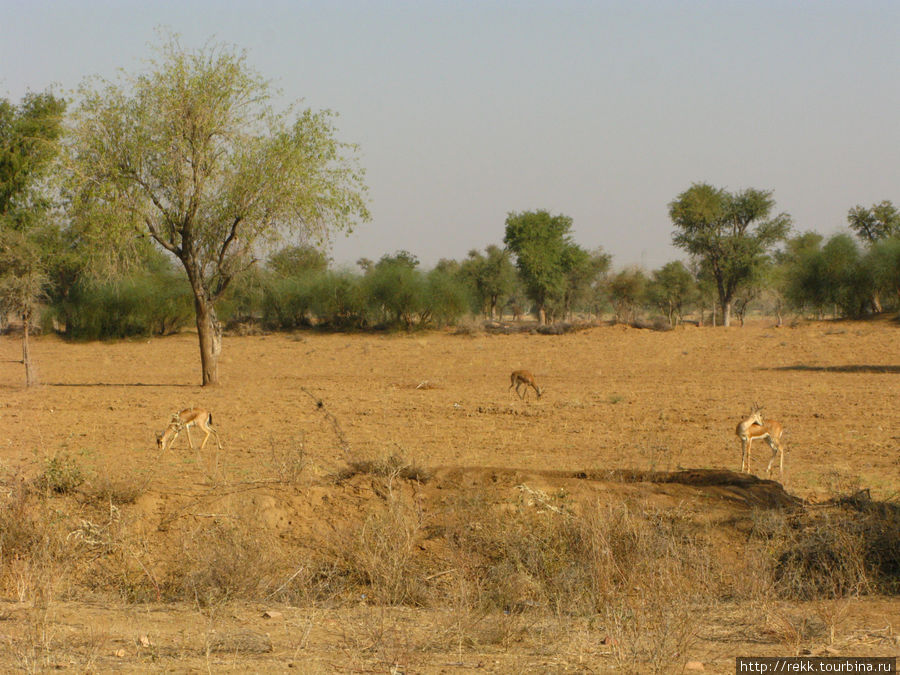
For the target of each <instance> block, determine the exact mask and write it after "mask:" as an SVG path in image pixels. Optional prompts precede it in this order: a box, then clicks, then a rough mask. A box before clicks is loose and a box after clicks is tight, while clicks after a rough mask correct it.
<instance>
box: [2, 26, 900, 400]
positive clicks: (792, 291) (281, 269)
mask: <svg viewBox="0 0 900 675" xmlns="http://www.w3.org/2000/svg"><path fill="white" fill-rule="evenodd" d="M269 96H270V91H269V88H268V84H267V83H266V81H265V80H264V79H263V78H261V77H260V76H259V75H257V74H256V73H255V72H253V71H252V70H251V69H250V68H249V67H248V66H247V64H246V62H245V57H244V55H243V54H242V53H240V52H236V51H235V50H234V49H233V48H228V47H222V46H208V47H205V48H203V49H201V50H198V51H190V50H185V49H183V48H182V47H181V46H180V44H179V43H178V41H177V38H174V37H170V38H168V39H166V40H164V41H163V43H162V45H161V46H160V47H159V48H158V59H157V60H156V61H154V62H152V63H151V66H150V68H149V70H148V71H147V72H144V73H140V74H137V75H130V76H124V80H123V81H119V82H97V81H89V82H88V83H87V84H85V85H84V86H83V87H82V89H81V90H80V92H79V95H78V104H77V106H75V107H74V108H73V109H72V110H69V102H67V101H65V100H63V99H62V98H59V97H57V96H55V95H54V94H53V93H51V92H44V93H37V94H35V93H29V94H28V95H26V96H25V97H24V98H23V100H22V101H21V102H19V103H14V102H11V101H7V100H5V99H0V320H2V319H3V318H5V317H6V316H7V315H15V316H17V317H18V319H19V321H20V323H21V325H22V326H23V328H24V330H23V337H22V351H23V362H24V363H25V369H26V381H27V382H28V383H32V382H33V380H34V377H33V371H32V368H31V363H30V351H29V341H28V338H29V334H30V332H31V331H32V329H33V327H34V326H36V325H37V324H38V323H40V324H42V325H43V326H44V328H45V329H52V330H56V331H58V332H60V333H61V334H63V335H65V336H67V337H70V338H73V339H97V338H120V337H129V336H147V335H165V334H167V333H172V332H175V331H178V330H181V329H182V328H185V327H186V326H188V325H191V324H193V325H194V326H195V327H196V330H197V334H198V339H199V347H200V357H201V358H200V361H201V379H202V383H203V384H204V385H206V384H215V383H216V382H217V381H218V359H219V354H220V353H221V349H222V342H221V335H222V330H223V326H224V325H227V324H229V323H230V324H257V325H260V326H263V327H264V328H267V329H272V330H290V329H294V328H299V327H309V326H316V327H322V328H327V329H332V330H360V329H379V328H400V329H414V328H421V327H440V326H447V325H453V324H456V323H458V322H460V321H461V320H463V319H464V318H466V317H483V318H484V319H486V320H492V321H499V320H506V319H511V320H518V319H522V318H524V317H528V316H532V317H534V319H535V320H537V321H538V322H540V323H551V322H558V321H565V320H575V319H587V320H590V319H597V318H600V317H611V318H613V319H614V320H616V321H620V322H636V321H645V320H650V321H656V322H658V323H660V324H663V323H664V324H667V325H669V326H675V325H677V324H678V323H680V322H683V321H686V320H688V318H690V319H691V320H693V321H696V322H698V323H709V324H713V325H715V324H718V323H722V324H724V325H729V324H730V323H731V322H732V320H733V318H734V317H736V318H737V319H738V320H739V321H740V322H741V323H743V321H744V319H745V317H746V316H747V314H748V312H750V311H755V312H760V313H765V314H770V315H772V316H775V317H777V320H778V321H779V322H780V321H782V320H783V317H784V315H785V314H787V313H791V312H793V313H796V314H802V315H810V316H815V317H826V316H830V317H858V316H862V315H865V314H869V313H872V312H881V311H888V310H890V311H893V310H897V309H898V307H900V214H898V211H897V209H896V208H895V207H894V205H893V203H892V202H890V201H883V202H881V203H879V204H875V205H872V206H871V207H863V206H855V207H853V208H851V209H850V210H849V212H848V214H847V223H848V227H849V232H852V233H853V234H838V235H835V236H833V237H830V238H829V239H828V240H827V241H826V240H825V239H824V238H823V237H822V236H821V235H818V234H816V233H814V232H806V233H801V234H797V233H795V232H794V231H793V229H792V228H793V223H792V222H791V218H790V216H789V215H787V214H785V213H775V201H774V198H773V195H772V192H771V191H766V190H758V189H752V188H751V189H745V190H742V191H738V192H734V193H732V192H729V191H727V190H725V189H723V188H718V187H715V186H712V185H709V184H705V183H698V184H694V185H692V186H690V187H689V188H688V189H687V190H685V191H684V192H682V193H681V194H679V195H677V196H676V197H675V199H674V200H673V201H672V202H671V203H670V204H669V216H670V218H671V221H672V224H673V235H672V240H673V242H674V244H675V245H676V246H678V247H679V248H681V249H682V250H683V251H684V252H685V253H686V255H687V261H686V262H680V261H675V262H670V263H668V264H666V265H664V266H662V267H661V268H659V269H657V270H652V271H649V272H648V271H645V270H643V269H638V268H628V269H620V270H613V268H612V259H611V257H610V256H609V255H608V254H607V253H605V252H604V251H603V250H602V249H597V250H593V251H591V250H587V249H585V248H583V247H581V246H580V245H579V244H578V243H577V242H575V240H574V236H573V233H572V228H573V222H572V219H571V218H570V217H568V216H566V215H563V214H552V213H550V212H549V211H545V210H535V211H524V212H510V213H509V214H508V217H507V219H506V222H505V224H500V223H497V228H498V235H499V234H500V228H501V225H505V229H504V230H503V231H502V235H503V236H502V245H501V244H500V243H497V244H491V245H488V246H487V247H486V248H485V249H484V250H483V251H481V250H472V251H470V252H469V254H468V255H467V257H465V258H464V259H462V260H441V261H439V262H438V263H437V265H435V266H434V267H433V268H432V269H429V270H425V269H423V268H422V267H421V265H420V264H419V261H418V259H417V258H416V256H415V255H414V254H412V253H410V252H407V251H397V252H395V253H392V254H386V255H383V256H382V257H381V258H380V259H378V260H377V261H373V260H369V259H365V258H363V259H360V260H359V261H358V263H357V266H356V267H355V268H352V269H347V268H335V267H333V266H332V265H331V264H330V261H329V260H328V258H327V256H326V255H325V254H324V253H322V252H321V249H322V244H323V243H324V242H327V240H328V237H329V235H330V233H332V232H334V231H337V230H349V229H351V228H352V227H353V226H355V225H356V224H358V223H359V222H363V221H365V220H368V219H369V214H368V210H367V206H366V187H365V185H364V183H363V171H362V169H361V168H359V166H358V161H357V159H356V148H355V147H354V146H352V145H349V144H346V143H342V142H340V141H338V140H337V138H336V131H335V129H334V128H333V125H332V120H333V115H332V114H331V113H330V112H328V111H324V112H315V111H311V110H297V109H295V108H290V109H289V110H288V111H286V112H277V111H274V110H272V109H271V108H270V107H269V106H268V103H267V102H268V100H269ZM854 235H855V236H854ZM498 239H499V236H498ZM297 242H304V243H302V244H298V243H297Z"/></svg>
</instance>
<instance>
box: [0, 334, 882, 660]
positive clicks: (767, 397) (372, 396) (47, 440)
mask: <svg viewBox="0 0 900 675" xmlns="http://www.w3.org/2000/svg"><path fill="white" fill-rule="evenodd" d="M898 336H900V325H898V324H897V323H896V322H894V321H888V320H877V321H872V322H836V323H809V324H803V325H799V326H797V327H792V328H788V327H784V328H775V327H773V326H772V324H771V322H766V321H763V322H758V323H754V324H751V325H748V326H747V327H744V328H737V327H735V328H729V329H722V328H718V329H710V328H696V327H685V328H680V329H678V330H675V331H670V332H652V331H646V330H639V329H632V328H627V327H622V326H617V327H600V328H594V329H590V330H586V331H582V332H578V333H574V334H569V335H564V336H543V335H537V334H516V335H475V336H470V335H452V334H449V333H439V332H429V333H416V334H412V335H405V334H400V335H319V334H315V333H299V334H296V335H267V336H254V337H231V338H226V339H225V340H224V349H223V354H222V358H221V362H220V376H221V384H220V386H218V387H216V388H207V389H204V388H202V387H199V386H197V385H198V383H199V355H198V352H197V343H196V336H195V335H191V334H186V335H179V336H174V337H170V338H164V339H154V340H149V341H123V342H114V343H88V344H70V343H65V342H63V341H61V340H59V339H57V338H55V337H43V338H38V339H36V340H34V343H33V347H32V353H33V355H34V358H35V360H36V362H37V366H38V372H39V379H40V382H41V385H40V386H39V387H35V388H31V389H25V388H24V386H23V383H24V369H23V366H22V364H21V363H20V362H19V361H18V359H19V358H20V349H21V347H20V344H19V342H18V340H17V339H16V338H14V337H3V338H0V469H2V471H3V474H4V475H6V476H14V477H16V479H22V478H25V477H30V476H33V475H35V474H36V473H38V472H39V471H40V470H41V467H42V466H44V464H45V461H46V458H47V457H50V456H52V455H54V454H55V453H57V452H59V451H65V452H68V453H70V455H72V456H73V457H77V458H78V461H79V462H81V463H83V464H84V466H86V467H88V468H89V469H90V471H91V472H92V474H93V475H95V476H103V477H108V478H112V479H115V478H120V477H123V476H128V477H139V478H140V479H141V480H144V481H146V483H147V485H148V488H147V491H146V494H145V495H144V496H143V497H142V498H141V500H140V502H139V503H138V505H137V508H140V509H142V510H143V511H144V512H145V513H146V514H150V515H152V514H154V513H155V514H157V515H159V514H160V513H163V512H164V511H165V507H164V504H165V503H166V500H169V499H181V500H182V501H184V500H185V499H188V498H191V499H194V502H193V504H194V506H195V511H196V510H197V509H201V505H202V509H208V508H209V505H210V503H211V502H213V501H215V499H218V498H221V496H222V494H224V493H225V492H228V489H227V488H223V486H239V485H247V484H251V483H254V482H256V483H257V484H259V483H265V481H269V480H272V479H276V478H278V477H279V476H278V471H279V469H278V466H277V465H278V463H279V461H280V459H282V458H283V457H284V456H285V449H289V450H290V453H291V455H292V456H294V457H296V456H300V457H302V472H303V484H304V486H305V488H304V489H303V490H301V492H300V493H298V494H292V496H291V497H290V498H287V497H284V498H283V499H284V500H286V502H289V501H291V500H294V501H295V502H298V503H299V502H303V503H304V504H306V505H307V506H308V509H307V511H306V512H308V513H315V512H316V511H315V509H316V508H320V509H321V508H322V504H323V500H324V502H326V503H327V502H328V500H329V497H332V498H334V497H335V495H331V494H330V491H331V490H337V488H332V487H329V486H330V485H331V483H329V476H332V475H333V474H334V473H335V472H336V471H338V470H340V469H341V468H342V467H345V466H346V465H347V463H348V462H351V461H359V460H366V459H379V458H384V457H388V456H390V455H397V456H400V457H402V458H403V459H404V460H405V461H407V462H409V463H413V464H416V465H420V466H423V467H428V468H429V469H432V470H435V471H438V472H441V471H443V472H449V473H452V472H453V471H456V470H459V471H464V472H466V473H467V475H470V476H472V477H473V478H472V480H474V481H476V482H477V481H483V482H485V483H490V482H491V481H494V482H496V476H497V475H511V476H512V477H511V478H509V479H508V487H509V489H512V487H513V486H514V485H519V484H521V483H522V482H523V481H529V484H530V485H532V486H535V489H551V488H553V487H554V486H558V485H560V484H561V483H560V482H561V481H564V480H570V479H568V478H566V479H564V478H563V476H566V475H570V474H573V473H577V472H585V473H587V474H590V475H595V474H597V473H598V472H604V471H608V470H611V469H638V470H660V471H675V470H680V469H709V470H718V469H731V470H738V469H739V468H740V445H739V442H738V440H737V437H736V436H735V433H734V428H735V426H736V424H737V423H738V422H739V421H740V420H741V418H742V417H743V416H745V415H746V413H748V412H749V410H750V407H751V405H752V404H753V403H754V402H758V403H759V404H760V405H762V406H763V407H764V409H765V415H766V416H767V417H772V418H775V419H778V420H779V421H781V422H782V423H783V424H784V426H785V428H786V430H787V431H786V436H785V443H786V445H787V447H788V450H789V452H788V453H787V456H786V460H785V474H784V477H783V484H784V487H785V489H786V490H787V491H788V492H789V493H791V494H792V495H795V496H797V497H799V498H801V499H805V500H808V501H811V502H815V501H818V500H822V499H825V498H827V497H829V496H831V495H833V494H834V493H835V492H846V491H848V490H853V489H856V488H868V489H870V490H871V494H872V496H873V497H875V498H879V499H887V498H891V497H893V496H895V495H896V494H897V491H898V489H900V424H898V422H900V380H898V378H900V340H898ZM517 368H527V369H530V370H531V371H532V372H533V373H534V374H535V377H536V378H537V380H538V382H539V383H540V384H541V385H542V386H543V388H544V395H543V397H542V398H541V399H539V400H538V399H536V398H535V397H534V394H533V392H532V393H529V394H528V397H527V399H526V400H524V401H523V400H520V399H519V398H518V397H516V395H515V393H514V392H511V391H509V390H508V386H509V372H510V371H511V370H513V369H517ZM191 406H202V407H206V408H208V409H209V410H211V411H212V414H213V419H214V422H215V424H216V427H217V428H218V432H219V435H220V438H221V440H222V445H223V449H222V451H221V452H218V453H217V452H216V448H215V444H214V443H213V442H212V441H211V442H210V444H208V445H207V447H206V449H205V450H204V452H203V454H202V455H199V456H198V455H197V454H196V453H193V452H191V451H190V450H189V448H188V446H187V443H186V440H185V439H183V438H179V439H178V441H177V442H176V444H175V446H174V448H173V449H172V450H170V451H168V452H166V453H165V454H163V455H162V456H160V455H159V454H158V452H157V449H156V445H155V434H156V433H157V432H159V431H162V429H163V428H164V427H165V425H166V423H167V421H168V419H169V418H170V416H171V414H172V413H173V412H175V411H177V410H180V409H182V408H185V407H191ZM193 434H194V439H195V440H199V438H200V436H199V435H198V433H197V432H196V431H194V432H193ZM769 454H770V453H769V449H768V447H767V446H765V445H764V444H758V445H756V446H755V447H754V454H753V458H752V471H753V473H755V474H757V475H760V476H762V475H763V474H764V470H765V466H766V463H767V461H768V456H769ZM282 470H283V467H282ZM498 472H499V474H498ZM510 472H511V473H510ZM555 472H558V476H559V477H558V479H557V477H556V476H557V473H555ZM448 475H449V474H448ZM523 477H524V478H523ZM500 482H501V483H502V482H503V481H500ZM621 489H622V490H626V489H636V488H625V487H623V488H621ZM608 492H609V494H610V495H613V492H610V491H608ZM648 492H653V494H655V495H657V497H658V498H659V499H663V500H668V502H671V503H676V502H677V503H680V502H684V501H690V500H691V499H695V498H696V499H699V498H701V497H702V496H697V497H692V496H691V494H690V493H689V492H684V493H678V494H674V493H671V492H669V493H665V490H662V491H661V489H659V488H653V489H652V490H650V489H648ZM664 493H665V494H664ZM230 494H232V495H233V494H234V492H233V491H232V493H230ZM616 494H618V493H616ZM210 495H213V496H212V497H210ZM279 495H280V493H279V492H278V491H277V490H268V491H266V490H260V491H257V493H254V495H253V496H252V498H253V499H255V500H256V501H257V502H259V503H260V504H262V505H263V506H265V505H269V506H271V508H269V511H268V513H269V515H270V516H271V517H270V518H269V517H266V518H264V524H265V525H266V526H267V527H270V528H274V529H278V528H285V527H287V525H285V518H286V517H289V515H290V513H292V511H291V508H294V507H289V506H285V505H284V504H281V503H280V500H282V497H281V496H279ZM659 495H662V496H659ZM613 496H614V495H613ZM368 498H373V499H374V497H373V496H371V495H362V496H361V497H358V501H359V504H358V508H359V509H361V510H362V511H364V510H365V508H366V505H365V504H366V501H365V500H366V499H368ZM705 498H709V495H708V494H707V495H706V497H705ZM610 499H612V496H611V497H610ZM295 507H296V508H295V510H294V511H293V512H294V513H296V512H300V511H301V510H302V509H300V507H299V506H297V505H296V504H295ZM260 508H262V507H260ZM267 508H268V507H267ZM169 511H171V508H169ZM263 512H265V509H263ZM285 514H288V515H285ZM292 527H293V525H292ZM295 527H300V528H314V527H315V523H314V522H313V523H310V522H305V523H302V524H297V525H295ZM267 609H273V608H270V607H267V606H265V605H253V606H247V605H246V604H245V605H236V606H230V605H229V606H222V607H217V608H216V609H215V610H214V611H213V610H209V609H201V608H198V607H191V606H182V605H159V606H155V605H154V606H146V605H141V606H131V605H125V604H122V605H116V604H114V605H113V606H96V605H91V604H89V603H67V602H54V603H52V604H51V605H50V606H44V607H43V608H40V607H35V606H32V605H31V604H28V603H19V602H16V599H15V598H5V599H4V601H3V602H2V603H0V647H2V645H3V641H4V639H6V640H7V641H9V642H10V644H15V645H18V647H17V651H16V654H17V657H16V660H15V661H14V662H12V663H14V664H15V665H16V666H17V667H25V668H31V669H36V670H41V669H45V668H46V669H49V668H54V667H64V668H73V669H76V670H87V671H105V670H123V671H126V670H132V669H137V670H165V671H167V672H168V671H171V672H182V671H194V670H211V671H212V670H214V671H217V672H218V671H225V670H230V671H233V672H240V671H246V670H251V671H253V670H256V671H260V672H267V671H276V672H277V671H284V672H289V669H295V668H296V669H299V671H300V672H333V671H335V670H356V671H360V672H389V671H390V664H392V663H403V664H405V666H404V668H405V670H403V672H468V671H471V672H510V671H512V670H522V671H526V672H545V671H563V670H571V671H575V672H595V671H597V670H604V669H606V668H608V667H610V665H609V664H610V662H609V658H608V653H609V648H608V647H605V646H604V645H602V644H598V643H597V642H596V636H595V635H594V633H592V632H591V631H592V630H593V629H592V628H591V627H590V626H588V625H587V624H585V625H582V622H581V621H580V620H579V621H570V625H568V626H566V627H565V628H564V629H563V628H561V627H560V626H559V625H555V626H543V625H532V626H525V627H519V626H513V627H509V635H511V636H519V637H510V638H509V639H500V640H497V641H496V642H494V643H493V644H494V646H493V647H491V648H490V649H485V648H483V647H473V646H471V645H469V646H465V645H457V646H456V648H453V646H452V639H450V638H448V637H446V636H447V635H449V634H451V633H452V631H450V630H449V629H448V625H450V624H451V623H452V621H450V619H449V618H448V616H447V613H446V612H440V611H436V610H411V609H404V608H392V609H383V608H376V607H369V606H360V607H359V608H353V607H342V608H340V609H322V608H293V607H278V608H274V609H276V610H277V611H278V612H280V614H279V615H278V616H277V617H276V618H266V617H264V616H263V612H264V611H265V610H267ZM761 611H762V610H761V609H760V608H758V607H757V608H752V607H740V606H723V607H721V608H719V609H717V610H716V613H717V616H716V617H706V621H707V622H708V623H709V625H710V629H709V631H707V634H705V637H704V639H703V640H702V643H701V646H700V647H698V654H697V658H699V659H700V660H702V661H704V663H705V664H706V669H707V670H708V671H710V670H711V671H713V672H734V671H733V668H734V661H733V658H734V656H735V655H738V654H742V653H757V654H770V655H776V654H785V653H786V652H785V644H784V640H780V641H779V640H777V639H771V636H769V637H768V638H767V637H766V636H765V635H763V634H760V632H759V630H757V629H751V628H749V626H754V625H757V626H758V625H760V623H759V619H760V612H761ZM766 611H768V612H769V613H771V612H772V609H771V608H768V609H767V610H766ZM846 611H847V618H846V619H845V621H844V624H843V626H842V633H841V636H842V638H841V639H842V642H841V643H840V644H839V645H838V648H839V649H838V650H837V651H838V653H843V654H856V655H894V654H897V652H898V646H897V645H898V643H897V640H896V637H895V636H894V631H895V630H896V628H897V626H898V625H900V602H898V601H896V600H894V599H884V598H883V599H879V598H870V599H865V600H862V601H858V602H856V601H855V602H854V603H853V604H852V605H851V606H849V607H848V609H847V610H846ZM784 612H788V613H790V612H793V613H795V614H803V613H804V612H806V613H808V614H811V613H812V609H810V608H808V607H804V606H802V605H794V606H788V607H786V608H784ZM504 621H507V622H509V621H512V620H511V619H509V618H504V617H495V618H494V619H493V620H492V622H493V623H495V624H497V625H502V624H503V622H504ZM559 621H562V620H559ZM768 621H769V623H771V619H769V620H768ZM754 622H756V623H754ZM763 623H765V621H763ZM561 635H567V636H568V637H566V638H565V639H562V638H560V636H561ZM423 636H424V637H423ZM427 636H444V637H441V638H440V639H438V638H437V637H435V638H434V640H432V638H431V637H427ZM25 638H28V639H25ZM23 640H24V642H23ZM435 640H436V642H435ZM22 644H28V645H32V647H31V649H32V653H31V655H29V654H28V653H27V650H25V651H23V648H22V647H21V645H22ZM41 645H43V647H41ZM423 645H426V646H427V645H430V646H427V648H426V646H423ZM819 646H820V647H821V645H819ZM0 651H2V649H0ZM814 653H816V652H814ZM818 653H825V652H821V651H820V652H818ZM2 663H3V661H2V659H0V664H2ZM401 670H402V669H401Z"/></svg>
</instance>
